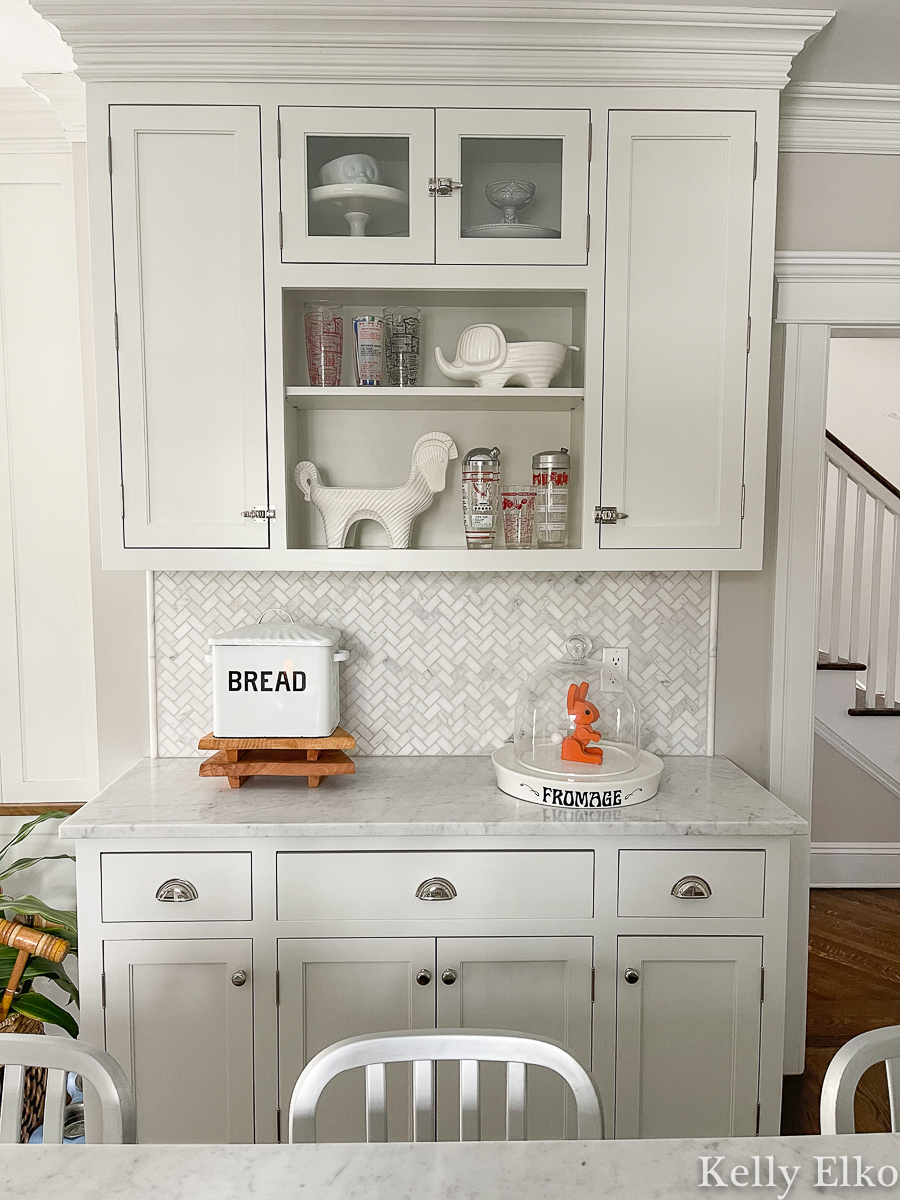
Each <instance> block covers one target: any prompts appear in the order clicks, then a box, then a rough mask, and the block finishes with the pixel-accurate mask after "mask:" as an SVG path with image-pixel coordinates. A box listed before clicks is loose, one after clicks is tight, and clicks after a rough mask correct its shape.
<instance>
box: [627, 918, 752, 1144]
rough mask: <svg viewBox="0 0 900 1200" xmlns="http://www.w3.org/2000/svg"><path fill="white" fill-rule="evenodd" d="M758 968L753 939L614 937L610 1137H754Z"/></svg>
mask: <svg viewBox="0 0 900 1200" xmlns="http://www.w3.org/2000/svg"><path fill="white" fill-rule="evenodd" d="M761 966H762V939H761V938H754V937H699V936H697V937H620V938H619V945H618V985H617V1005H616V1134H615V1135H616V1137H617V1138H688V1137H751V1136H753V1135H754V1134H755V1133H756V1112H757V1109H756V1106H757V1096H758V1089H759V1033H760V1004H761V999H762V986H761V985H762V979H761Z"/></svg>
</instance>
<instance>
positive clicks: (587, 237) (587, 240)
mask: <svg viewBox="0 0 900 1200" xmlns="http://www.w3.org/2000/svg"><path fill="white" fill-rule="evenodd" d="M584 249H585V252H586V253H587V254H590V252H591V214H590V213H588V215H587V228H586V231H585V235H584Z"/></svg>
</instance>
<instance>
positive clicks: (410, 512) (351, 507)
mask: <svg viewBox="0 0 900 1200" xmlns="http://www.w3.org/2000/svg"><path fill="white" fill-rule="evenodd" d="M458 457H459V452H458V451H457V449H456V444H455V443H454V441H453V438H452V437H450V436H449V434H446V433H425V434H423V435H422V437H420V438H419V440H418V441H417V442H416V444H415V446H413V452H412V466H411V467H410V472H409V479H407V481H406V483H403V484H401V485H400V486H399V487H392V488H366V487H326V486H325V485H324V484H322V483H320V482H319V472H318V471H317V470H316V468H315V464H314V463H311V462H302V463H297V465H296V467H294V480H295V482H296V484H297V487H298V488H300V490H301V491H302V492H303V495H304V496H305V497H306V499H307V500H311V501H312V503H313V504H314V505H315V506H316V508H317V509H318V510H319V512H320V513H321V514H322V520H323V521H324V522H325V545H326V546H327V547H328V548H329V550H339V549H341V547H343V545H344V543H345V542H346V539H347V533H348V532H349V530H350V526H351V525H353V524H355V522H357V521H362V520H365V519H369V520H371V521H377V522H378V524H379V525H381V527H382V528H383V529H384V531H385V532H386V533H387V535H388V542H389V544H390V547H391V549H392V550H406V549H407V548H408V546H409V539H410V536H411V534H412V523H413V521H414V520H415V519H416V517H417V516H419V514H420V513H423V512H425V510H426V509H427V508H430V507H431V504H432V501H433V500H434V497H435V494H436V493H437V492H442V491H443V490H444V486H445V484H446V476H447V463H448V462H449V461H450V459H451V458H458Z"/></svg>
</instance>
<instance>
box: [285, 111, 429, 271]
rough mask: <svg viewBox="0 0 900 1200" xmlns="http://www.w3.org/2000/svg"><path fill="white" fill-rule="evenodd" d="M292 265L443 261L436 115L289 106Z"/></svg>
mask: <svg viewBox="0 0 900 1200" xmlns="http://www.w3.org/2000/svg"><path fill="white" fill-rule="evenodd" d="M279 118H280V121H281V212H282V260H283V261H284V262H376V263H382V262H410V263H415V262H433V261H434V202H433V200H432V199H431V197H430V196H429V193H428V181H429V179H430V177H431V174H432V166H433V161H434V149H433V129H434V111H433V109H392V108H382V109H360V108H282V109H281V110H280V112H279Z"/></svg>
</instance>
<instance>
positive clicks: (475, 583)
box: [156, 571, 709, 758]
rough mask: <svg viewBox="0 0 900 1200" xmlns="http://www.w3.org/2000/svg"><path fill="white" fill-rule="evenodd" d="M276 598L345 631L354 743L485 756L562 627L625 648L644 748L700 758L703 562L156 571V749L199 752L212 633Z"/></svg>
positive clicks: (367, 749) (705, 607) (346, 694)
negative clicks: (490, 569)
mask: <svg viewBox="0 0 900 1200" xmlns="http://www.w3.org/2000/svg"><path fill="white" fill-rule="evenodd" d="M272 604H281V605H283V606H284V607H286V608H288V609H289V610H290V611H291V612H292V613H294V614H295V615H296V616H298V617H302V618H304V619H306V620H309V621H313V622H315V623H318V624H323V625H333V626H336V627H337V628H338V629H341V630H343V634H344V636H343V639H342V645H343V646H345V647H346V648H347V649H349V650H350V651H351V656H350V659H349V661H348V662H346V663H344V664H343V665H342V667H341V723H342V724H343V725H344V727H345V728H346V729H348V730H350V732H351V733H353V734H354V735H355V737H356V739H357V742H358V745H359V753H361V754H484V753H486V752H489V751H490V750H492V749H494V747H495V746H498V745H499V744H500V743H501V742H502V741H504V740H505V738H506V737H507V736H508V735H509V734H510V732H511V730H512V722H513V706H514V704H515V698H516V692H517V690H518V687H519V684H520V683H521V682H522V680H523V679H525V678H526V676H528V675H529V674H531V672H532V671H534V670H535V669H536V668H537V667H538V666H540V665H541V664H543V663H546V662H548V661H550V660H552V659H554V658H559V657H561V656H562V650H563V645H564V643H565V640H566V638H567V637H570V636H571V635H572V634H573V633H587V634H589V635H590V637H591V639H592V641H593V643H594V647H595V650H596V648H598V647H600V646H628V647H629V648H630V650H631V657H630V680H631V684H632V686H633V687H634V689H635V691H636V692H637V694H638V697H639V698H640V701H641V705H642V709H643V718H644V736H643V742H644V746H645V748H647V749H649V750H654V751H656V752H658V753H661V754H702V753H703V752H704V748H705V736H706V732H705V731H706V673H707V651H708V624H709V575H708V574H706V573H702V572H687V571H679V572H669V573H660V572H645V573H631V572H617V573H603V572H593V573H585V574H579V573H575V572H570V573H566V574H559V575H554V574H549V573H546V572H540V573H536V574H533V575H526V574H494V573H492V574H483V573H473V574H457V573H453V574H442V573H440V572H429V573H424V574H407V573H403V574H388V573H384V572H377V573H371V574H364V573H358V572H348V573H329V572H313V573H303V574H301V573H284V574H282V573H276V572H249V571H248V572H237V571H235V572H212V571H208V572H204V571H179V572H165V573H160V574H157V576H156V637H157V642H156V655H157V684H158V710H159V711H158V717H159V753H160V754H161V755H162V756H163V757H167V758H171V757H180V756H183V755H197V756H199V755H200V753H201V752H200V751H198V750H197V740H198V738H200V737H201V736H202V735H203V734H205V733H208V732H209V731H210V729H211V728H212V717H211V712H212V704H211V679H210V667H209V665H208V664H207V663H206V661H205V658H206V655H207V654H208V652H209V651H208V647H207V644H206V641H207V638H208V637H209V636H210V635H211V634H213V633H220V632H223V631H225V630H228V629H233V628H235V627H236V626H239V625H243V624H246V623H247V622H249V621H252V620H255V619H256V618H257V616H258V615H259V614H260V612H261V611H262V610H263V609H264V608H267V607H268V606H269V605H272Z"/></svg>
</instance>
